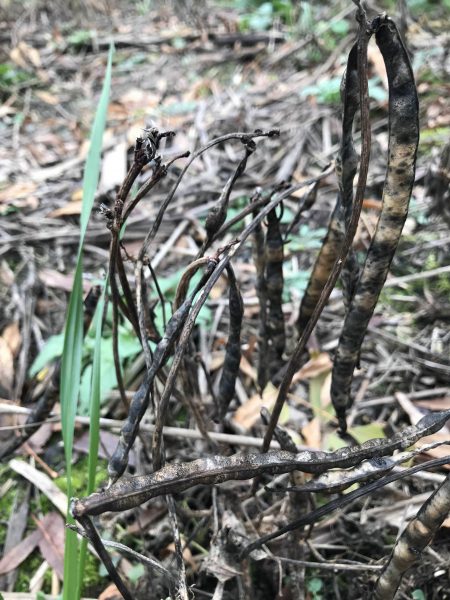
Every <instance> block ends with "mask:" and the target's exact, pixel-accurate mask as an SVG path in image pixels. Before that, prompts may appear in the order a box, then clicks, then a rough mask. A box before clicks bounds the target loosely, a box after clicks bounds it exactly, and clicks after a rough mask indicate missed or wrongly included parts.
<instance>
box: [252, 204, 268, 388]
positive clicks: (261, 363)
mask: <svg viewBox="0 0 450 600" xmlns="http://www.w3.org/2000/svg"><path fill="white" fill-rule="evenodd" d="M257 199H258V195H257V196H255V198H254V199H252V201H253V202H255V201H256V200H257ZM257 215H258V209H255V210H254V211H253V217H256V216H257ZM264 244H265V236H264V231H263V228H262V225H261V223H258V224H257V225H256V227H255V229H254V231H253V234H252V257H253V262H254V264H255V268H256V282H255V287H256V295H257V296H258V301H259V326H258V350H259V351H258V375H257V383H258V387H259V389H260V390H263V389H264V388H265V386H266V383H267V380H268V369H267V364H268V360H267V333H266V331H267V287H266V254H265V252H264Z"/></svg>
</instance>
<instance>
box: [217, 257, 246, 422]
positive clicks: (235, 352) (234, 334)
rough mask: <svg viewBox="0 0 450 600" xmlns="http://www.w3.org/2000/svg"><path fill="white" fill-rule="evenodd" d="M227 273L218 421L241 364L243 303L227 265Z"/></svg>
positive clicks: (233, 387) (228, 403) (229, 397)
mask: <svg viewBox="0 0 450 600" xmlns="http://www.w3.org/2000/svg"><path fill="white" fill-rule="evenodd" d="M227 273H228V283H229V285H230V290H229V294H228V308H229V313H230V314H229V319H230V324H229V329H228V341H227V345H226V348H225V360H224V363H223V369H222V375H221V377H220V382H219V393H218V395H217V402H218V406H219V419H220V420H222V419H223V418H224V416H225V414H226V412H227V410H228V407H229V405H230V402H231V400H232V399H233V396H234V390H235V387H236V379H237V376H238V374H239V365H240V363H241V328H242V319H243V317H244V303H243V302H242V296H241V293H240V291H239V287H238V284H237V281H236V276H235V274H234V270H233V267H232V266H231V264H229V265H227Z"/></svg>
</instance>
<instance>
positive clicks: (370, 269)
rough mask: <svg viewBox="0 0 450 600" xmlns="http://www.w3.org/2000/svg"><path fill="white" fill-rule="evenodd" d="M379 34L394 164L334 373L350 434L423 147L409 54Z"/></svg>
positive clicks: (392, 31)
mask: <svg viewBox="0 0 450 600" xmlns="http://www.w3.org/2000/svg"><path fill="white" fill-rule="evenodd" d="M376 28H377V32H376V41H377V44H378V47H379V48H380V51H381V53H382V55H383V59H384V62H385V64H386V71H387V76H388V81H389V158H388V166H387V174H386V179H385V182H384V189H383V205H382V211H381V215H380V218H379V221H378V224H377V229H376V231H375V235H374V237H373V239H372V243H371V245H370V248H369V250H368V253H367V257H366V261H365V264H364V268H363V270H362V273H361V275H360V278H359V280H358V282H357V284H356V289H355V294H354V296H353V299H352V301H351V304H350V307H349V310H348V312H347V316H346V319H345V322H344V328H343V331H342V334H341V338H340V340H339V345H338V349H337V351H336V357H335V361H334V367H333V375H332V384H331V397H332V400H333V405H334V407H335V410H336V414H337V416H338V418H339V423H340V427H341V429H342V430H344V431H345V429H346V421H345V413H346V409H347V408H348V407H349V406H350V404H351V399H350V387H351V382H352V378H353V370H354V368H355V366H356V365H357V362H358V356H359V351H360V348H361V345H362V342H363V339H364V336H365V333H366V330H367V326H368V324H369V321H370V318H371V317H372V314H373V311H374V309H375V305H376V303H377V301H378V297H379V295H380V292H381V290H382V288H383V285H384V282H385V281H386V277H387V274H388V271H389V267H390V264H391V261H392V258H393V256H394V253H395V250H396V248H397V245H398V242H399V239H400V235H401V232H402V229H403V224H404V222H405V220H406V217H407V214H408V206H409V200H410V198H411V191H412V187H413V183H414V174H415V167H416V153H417V145H418V142H419V118H418V113H419V106H418V99H417V91H416V86H415V83H414V76H413V72H412V69H411V64H410V62H409V58H408V54H407V52H406V49H405V47H404V45H403V42H402V40H401V38H400V35H399V33H398V30H397V27H396V25H395V23H394V22H393V21H392V20H391V19H389V18H388V17H379V18H378V23H377V24H376Z"/></svg>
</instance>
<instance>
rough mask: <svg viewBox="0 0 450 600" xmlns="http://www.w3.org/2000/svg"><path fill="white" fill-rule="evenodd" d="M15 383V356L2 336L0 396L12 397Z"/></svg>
mask: <svg viewBox="0 0 450 600" xmlns="http://www.w3.org/2000/svg"><path fill="white" fill-rule="evenodd" d="M13 383H14V357H13V354H12V352H11V349H10V347H9V346H8V343H7V342H6V340H5V339H4V338H3V336H2V337H0V396H2V397H3V398H8V399H11V393H12V388H13Z"/></svg>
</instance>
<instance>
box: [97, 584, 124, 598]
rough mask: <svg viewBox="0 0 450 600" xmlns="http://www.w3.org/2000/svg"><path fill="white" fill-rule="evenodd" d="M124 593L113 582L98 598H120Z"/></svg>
mask: <svg viewBox="0 0 450 600" xmlns="http://www.w3.org/2000/svg"><path fill="white" fill-rule="evenodd" d="M121 597H122V595H121V593H120V592H119V590H118V589H117V588H116V586H115V585H114V584H113V583H111V584H110V585H108V587H107V588H105V589H104V590H103V592H102V593H101V594H100V596H99V597H98V600H118V599H119V598H121Z"/></svg>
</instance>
